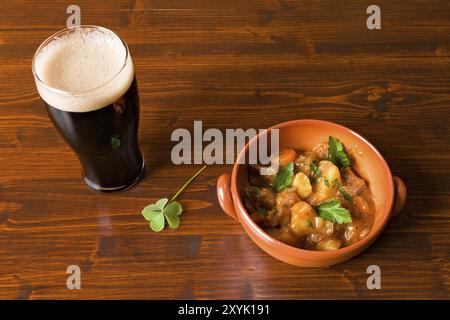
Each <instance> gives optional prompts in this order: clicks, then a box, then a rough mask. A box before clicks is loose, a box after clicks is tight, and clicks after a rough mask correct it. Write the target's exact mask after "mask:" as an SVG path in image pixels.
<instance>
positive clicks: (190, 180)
mask: <svg viewBox="0 0 450 320" xmlns="http://www.w3.org/2000/svg"><path fill="white" fill-rule="evenodd" d="M206 167H207V165H204V166H203V167H202V168H201V169H200V170H198V171H197V172H196V173H195V174H194V175H193V176H192V177H191V178H190V179H189V180H188V181H186V182H185V183H184V185H183V186H182V187H181V188H180V190H178V191H177V193H175V195H174V196H173V197H172V199H170V201H169V202H168V204H169V203H171V202H173V201H175V200H176V199H177V198H178V196H179V195H180V194H181V193H182V192H183V191H184V190H186V188H187V187H188V186H189V185H190V184H191V183H192V181H194V180H195V178H197V177H198V175H199V174H200V173H202V172H203V170H205V169H206Z"/></svg>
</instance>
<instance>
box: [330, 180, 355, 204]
mask: <svg viewBox="0 0 450 320" xmlns="http://www.w3.org/2000/svg"><path fill="white" fill-rule="evenodd" d="M333 187H335V188H338V191H339V192H340V194H342V196H343V197H344V199H345V200H347V201H353V197H352V195H351V194H350V193H348V191H347V190H345V188H344V186H343V185H342V184H341V183H340V182H339V180H338V179H334V181H333Z"/></svg>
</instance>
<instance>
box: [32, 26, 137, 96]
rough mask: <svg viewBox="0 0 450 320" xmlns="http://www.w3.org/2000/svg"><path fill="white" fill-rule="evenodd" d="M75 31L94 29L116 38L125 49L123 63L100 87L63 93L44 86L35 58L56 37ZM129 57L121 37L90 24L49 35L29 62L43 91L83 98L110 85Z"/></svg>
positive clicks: (46, 85)
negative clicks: (43, 88) (37, 70)
mask: <svg viewBox="0 0 450 320" xmlns="http://www.w3.org/2000/svg"><path fill="white" fill-rule="evenodd" d="M76 29H96V30H101V31H104V32H107V33H110V34H113V35H114V36H116V37H117V38H118V39H119V40H120V41H121V42H122V45H123V47H124V48H125V59H124V61H123V64H122V66H121V67H120V69H119V70H118V71H117V72H116V73H115V74H114V75H113V76H112V77H111V78H110V79H107V80H106V81H105V82H103V83H102V84H100V85H98V86H96V87H94V88H91V89H88V90H84V91H65V90H62V89H58V88H55V87H52V86H50V85H48V84H46V83H45V82H44V81H43V80H42V79H41V78H40V77H39V75H38V74H37V72H36V58H37V56H38V55H39V53H40V52H41V51H42V49H43V48H45V47H46V46H47V45H48V44H49V43H50V42H51V41H54V40H55V39H57V38H58V36H61V35H63V34H67V33H69V32H73V31H75V30H76ZM129 56H130V52H129V49H128V45H127V43H126V42H125V40H124V39H123V38H122V37H121V36H119V35H118V34H117V33H115V32H114V31H112V30H110V29H108V28H105V27H101V26H96V25H90V24H83V25H80V26H74V27H69V28H65V29H62V30H59V31H57V32H55V33H54V34H52V35H50V36H49V37H47V39H45V40H44V41H43V42H42V43H41V44H40V45H39V47H38V48H37V49H36V51H35V53H34V55H33V60H32V62H31V70H32V72H33V76H34V79H35V80H37V81H38V82H39V84H40V85H42V86H43V87H45V89H47V90H50V91H53V92H56V93H59V94H68V95H72V96H83V95H85V94H89V93H91V92H93V91H95V90H98V89H100V88H102V87H104V86H106V85H107V84H108V83H110V82H111V81H113V80H114V79H115V78H116V77H117V76H118V75H119V74H120V73H121V72H122V71H123V69H125V67H126V66H127V63H128V57H129Z"/></svg>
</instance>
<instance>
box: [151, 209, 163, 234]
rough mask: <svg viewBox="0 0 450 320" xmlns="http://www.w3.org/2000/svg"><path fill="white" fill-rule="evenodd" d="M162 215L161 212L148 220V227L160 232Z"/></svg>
mask: <svg viewBox="0 0 450 320" xmlns="http://www.w3.org/2000/svg"><path fill="white" fill-rule="evenodd" d="M164 224H165V222H164V215H163V214H162V213H161V214H159V215H157V216H155V217H154V218H153V219H152V221H150V228H151V229H152V230H153V231H155V232H160V231H161V230H162V229H164Z"/></svg>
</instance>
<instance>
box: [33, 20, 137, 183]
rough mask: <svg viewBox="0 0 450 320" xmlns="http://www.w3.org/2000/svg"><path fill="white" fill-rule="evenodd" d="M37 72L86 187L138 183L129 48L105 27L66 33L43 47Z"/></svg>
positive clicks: (35, 64)
mask: <svg viewBox="0 0 450 320" xmlns="http://www.w3.org/2000/svg"><path fill="white" fill-rule="evenodd" d="M61 33H63V34H61ZM49 39H50V38H49ZM33 71H34V73H35V78H36V84H37V87H38V91H39V93H40V95H41V97H42V98H43V100H44V102H45V105H46V108H47V112H48V114H49V116H50V118H51V120H52V122H53V124H54V126H55V127H56V129H57V130H58V132H59V133H60V134H61V136H62V137H63V138H64V140H65V141H66V142H67V143H68V144H69V146H70V147H71V148H72V149H73V150H74V151H75V153H76V154H77V156H78V158H79V160H80V162H81V165H82V168H83V177H84V180H85V182H86V183H87V184H88V185H89V186H90V187H91V188H93V189H95V190H100V191H116V190H123V189H127V188H129V187H131V186H132V185H134V184H135V183H137V182H138V181H139V179H140V178H141V177H142V175H143V172H144V159H143V156H142V153H141V151H140V149H139V145H138V139H137V134H138V126H139V94H138V88H137V83H136V78H135V76H134V69H133V65H132V61H131V58H130V56H129V53H128V48H127V47H126V44H125V43H124V42H123V41H122V40H121V39H120V38H119V37H118V36H117V35H115V34H114V33H113V32H112V31H109V30H107V29H104V28H100V27H92V26H85V27H80V28H76V29H68V30H65V31H62V32H60V33H59V34H58V35H57V36H54V40H51V39H50V40H47V41H46V42H44V44H43V45H41V47H40V48H39V49H38V52H37V53H36V55H35V58H34V59H33Z"/></svg>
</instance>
